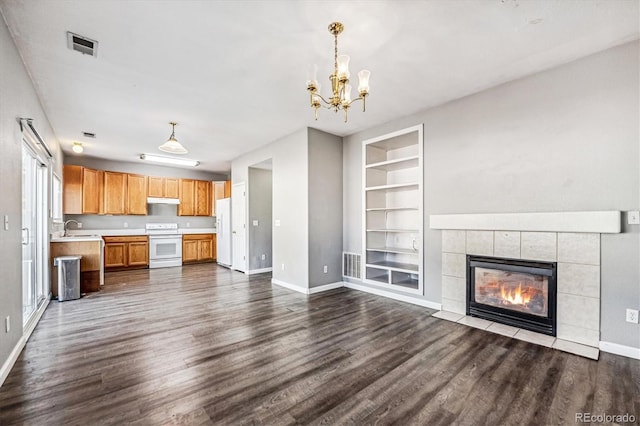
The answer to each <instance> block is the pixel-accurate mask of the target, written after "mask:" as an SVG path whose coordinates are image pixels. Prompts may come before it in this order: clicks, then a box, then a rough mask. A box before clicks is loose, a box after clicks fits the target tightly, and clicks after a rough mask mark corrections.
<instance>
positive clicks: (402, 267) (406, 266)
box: [367, 260, 418, 273]
mask: <svg viewBox="0 0 640 426" xmlns="http://www.w3.org/2000/svg"><path fill="white" fill-rule="evenodd" d="M367 266H369V267H371V268H384V269H389V270H391V271H402V272H409V273H415V272H418V265H417V264H415V263H402V262H393V261H390V260H381V261H379V262H373V263H367Z"/></svg>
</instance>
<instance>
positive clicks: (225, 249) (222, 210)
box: [216, 198, 231, 268]
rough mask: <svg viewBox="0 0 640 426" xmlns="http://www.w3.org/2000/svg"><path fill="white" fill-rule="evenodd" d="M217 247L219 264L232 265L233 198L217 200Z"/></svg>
mask: <svg viewBox="0 0 640 426" xmlns="http://www.w3.org/2000/svg"><path fill="white" fill-rule="evenodd" d="M216 232H217V235H216V249H217V258H218V260H217V261H218V264H219V265H222V266H226V267H227V268H229V267H231V198H223V199H221V200H217V201H216Z"/></svg>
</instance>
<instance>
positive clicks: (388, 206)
mask: <svg viewBox="0 0 640 426" xmlns="http://www.w3.org/2000/svg"><path fill="white" fill-rule="evenodd" d="M362 149H363V153H362V154H363V155H362V158H363V168H362V170H363V171H362V176H363V191H362V196H363V206H364V209H363V210H364V211H363V225H364V226H363V233H362V238H363V242H364V256H365V261H364V262H363V266H362V269H363V270H362V273H363V282H364V283H368V284H371V285H375V286H381V287H386V288H391V289H394V290H397V291H402V292H406V293H413V294H423V282H422V281H423V280H422V275H423V271H422V264H423V256H422V246H423V243H422V241H423V231H422V228H423V222H424V220H423V216H422V184H423V179H424V177H423V170H422V125H420V126H415V127H411V128H408V129H404V130H400V131H398V132H394V133H391V134H388V135H384V136H381V137H378V138H374V139H370V140H367V141H364V142H363V145H362Z"/></svg>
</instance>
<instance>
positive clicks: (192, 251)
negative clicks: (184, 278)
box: [182, 239, 198, 263]
mask: <svg viewBox="0 0 640 426" xmlns="http://www.w3.org/2000/svg"><path fill="white" fill-rule="evenodd" d="M197 260H198V241H197V240H185V239H183V240H182V262H183V263H185V262H195V261H197Z"/></svg>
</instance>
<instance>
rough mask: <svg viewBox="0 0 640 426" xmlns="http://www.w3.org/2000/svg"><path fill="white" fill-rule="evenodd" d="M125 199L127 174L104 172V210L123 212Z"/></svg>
mask: <svg viewBox="0 0 640 426" xmlns="http://www.w3.org/2000/svg"><path fill="white" fill-rule="evenodd" d="M126 200H127V174H126V173H119V172H104V212H105V213H106V214H125V212H126V208H125V207H126Z"/></svg>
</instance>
